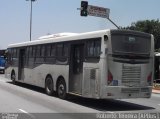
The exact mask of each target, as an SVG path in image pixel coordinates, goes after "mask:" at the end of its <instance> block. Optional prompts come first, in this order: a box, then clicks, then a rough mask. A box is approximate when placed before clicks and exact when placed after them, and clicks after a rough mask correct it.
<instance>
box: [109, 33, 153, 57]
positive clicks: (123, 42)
mask: <svg viewBox="0 0 160 119" xmlns="http://www.w3.org/2000/svg"><path fill="white" fill-rule="evenodd" d="M111 42H112V50H113V53H137V54H149V53H150V49H151V38H148V37H142V36H134V35H123V34H117V35H116V34H115V35H112V37H111Z"/></svg>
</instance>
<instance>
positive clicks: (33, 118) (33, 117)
mask: <svg viewBox="0 0 160 119" xmlns="http://www.w3.org/2000/svg"><path fill="white" fill-rule="evenodd" d="M18 110H19V111H21V112H23V113H25V114H27V115H29V116H30V117H31V118H32V119H36V118H35V116H34V115H32V114H30V113H28V112H27V111H25V110H23V109H18Z"/></svg>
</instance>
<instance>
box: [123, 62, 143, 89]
mask: <svg viewBox="0 0 160 119" xmlns="http://www.w3.org/2000/svg"><path fill="white" fill-rule="evenodd" d="M140 79H141V67H139V66H124V65H123V68H122V84H123V85H126V86H135V85H140Z"/></svg>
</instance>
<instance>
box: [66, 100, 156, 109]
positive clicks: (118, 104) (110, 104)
mask: <svg viewBox="0 0 160 119" xmlns="http://www.w3.org/2000/svg"><path fill="white" fill-rule="evenodd" d="M69 101H71V102H73V103H76V104H80V105H83V106H86V107H89V108H93V109H96V110H99V111H134V110H151V109H155V108H153V107H148V106H144V105H138V104H135V103H130V102H126V101H121V100H112V99H87V98H77V99H70V100H69Z"/></svg>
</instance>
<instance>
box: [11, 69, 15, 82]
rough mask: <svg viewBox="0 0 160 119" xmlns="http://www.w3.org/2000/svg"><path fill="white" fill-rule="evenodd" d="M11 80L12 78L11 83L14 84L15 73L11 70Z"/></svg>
mask: <svg viewBox="0 0 160 119" xmlns="http://www.w3.org/2000/svg"><path fill="white" fill-rule="evenodd" d="M11 80H12V83H13V84H16V75H15V72H14V71H12V73H11Z"/></svg>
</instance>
